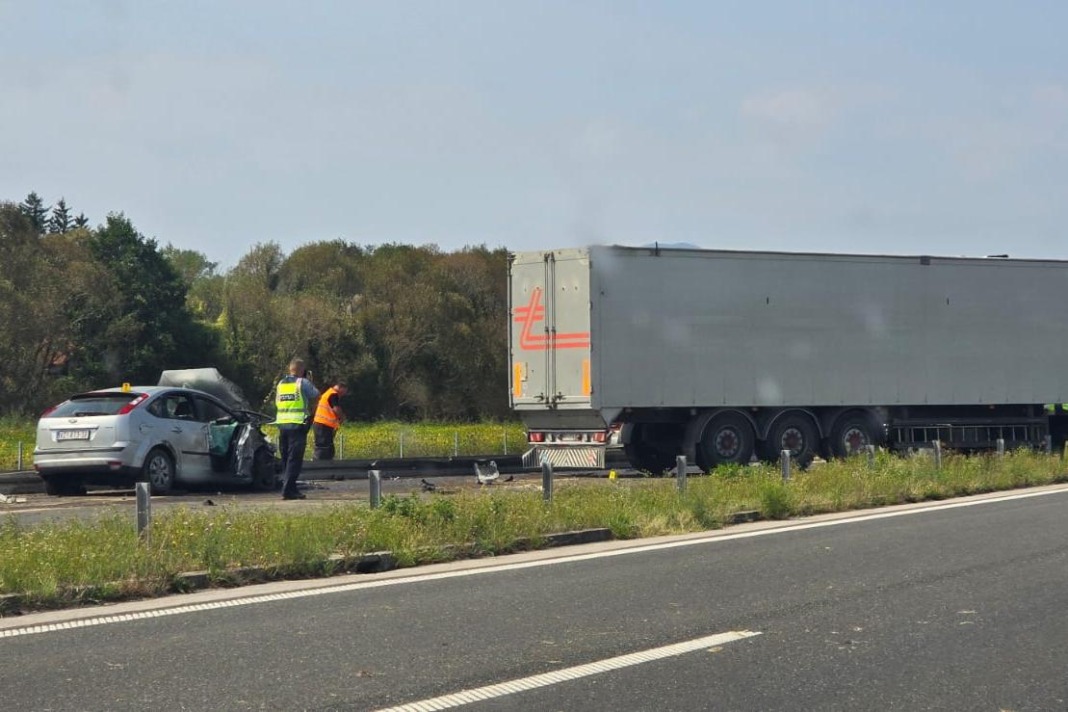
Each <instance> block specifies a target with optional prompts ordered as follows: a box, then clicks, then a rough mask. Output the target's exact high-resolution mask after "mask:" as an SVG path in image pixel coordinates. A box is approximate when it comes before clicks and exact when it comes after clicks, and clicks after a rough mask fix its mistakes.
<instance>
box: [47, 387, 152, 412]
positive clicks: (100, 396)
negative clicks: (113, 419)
mask: <svg viewBox="0 0 1068 712" xmlns="http://www.w3.org/2000/svg"><path fill="white" fill-rule="evenodd" d="M141 396H142V394H141V393H86V394H84V395H80V396H74V397H73V398H71V399H70V400H69V401H64V402H63V403H60V404H59V405H58V406H56V409H55V410H53V411H52V412H51V413H49V414H48V417H49V418H77V417H82V416H86V415H115V414H116V413H118V412H119V411H120V410H121V409H122V407H123V406H124V405H126V404H128V403H130V402H131V401H133V400H136V399H137V398H140V397H141Z"/></svg>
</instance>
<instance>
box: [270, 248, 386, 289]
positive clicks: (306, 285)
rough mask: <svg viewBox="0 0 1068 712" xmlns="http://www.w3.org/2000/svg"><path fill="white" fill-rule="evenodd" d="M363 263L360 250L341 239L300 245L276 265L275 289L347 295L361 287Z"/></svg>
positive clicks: (363, 257) (362, 253)
mask: <svg viewBox="0 0 1068 712" xmlns="http://www.w3.org/2000/svg"><path fill="white" fill-rule="evenodd" d="M365 263H366V257H365V255H364V252H363V250H362V249H361V248H360V247H359V246H357V245H351V244H348V243H346V242H344V241H343V240H332V241H329V242H313V243H311V244H308V245H302V246H301V247H298V248H297V249H295V250H293V251H292V252H291V253H289V256H288V257H286V258H285V261H284V262H283V263H282V265H281V267H280V268H279V270H278V291H279V292H286V293H298V292H311V291H315V292H318V293H320V294H323V295H324V296H327V297H331V296H332V297H341V298H351V297H353V296H355V295H357V294H359V293H360V292H362V291H363V275H362V269H363V268H364V266H365Z"/></svg>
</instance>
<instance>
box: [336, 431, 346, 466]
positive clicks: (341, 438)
mask: <svg viewBox="0 0 1068 712" xmlns="http://www.w3.org/2000/svg"><path fill="white" fill-rule="evenodd" d="M337 459H339V460H344V459H345V433H338V434H337Z"/></svg>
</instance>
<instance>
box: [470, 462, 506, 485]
mask: <svg viewBox="0 0 1068 712" xmlns="http://www.w3.org/2000/svg"><path fill="white" fill-rule="evenodd" d="M500 476H501V471H500V470H499V469H498V468H497V461H496V460H490V461H489V464H485V463H483V464H482V465H481V466H479V463H478V461H477V460H476V461H475V479H476V480H478V483H479V484H480V485H491V484H493V481H494V480H496V479H497V478H498V477H500Z"/></svg>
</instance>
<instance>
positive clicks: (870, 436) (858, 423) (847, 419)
mask: <svg viewBox="0 0 1068 712" xmlns="http://www.w3.org/2000/svg"><path fill="white" fill-rule="evenodd" d="M875 442H876V436H875V421H873V420H872V419H871V416H869V415H868V414H867V413H861V412H853V413H846V414H845V415H843V416H842V417H841V418H839V419H838V422H836V423H835V424H834V428H832V429H831V452H832V454H833V455H834V456H835V457H842V458H845V457H849V456H850V455H858V454H860V453H863V452H864V451H866V450H867V449H868V446H869V445H874V444H875Z"/></svg>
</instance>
